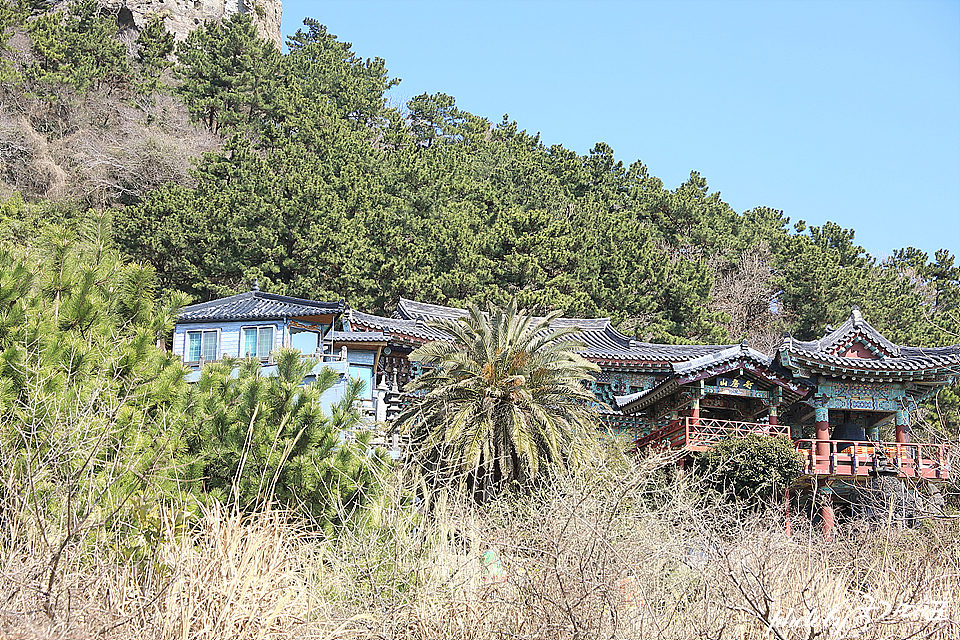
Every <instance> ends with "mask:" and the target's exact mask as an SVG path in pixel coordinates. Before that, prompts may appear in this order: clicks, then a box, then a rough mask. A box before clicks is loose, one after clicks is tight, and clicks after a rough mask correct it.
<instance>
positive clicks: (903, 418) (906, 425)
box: [896, 411, 910, 444]
mask: <svg viewBox="0 0 960 640" xmlns="http://www.w3.org/2000/svg"><path fill="white" fill-rule="evenodd" d="M896 420H897V442H898V443H901V444H906V443H908V442H910V412H909V411H897V418H896Z"/></svg>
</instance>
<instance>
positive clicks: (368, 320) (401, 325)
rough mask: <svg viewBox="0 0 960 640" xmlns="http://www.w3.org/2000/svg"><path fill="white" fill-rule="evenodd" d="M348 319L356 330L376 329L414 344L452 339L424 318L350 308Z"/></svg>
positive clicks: (392, 337) (396, 338)
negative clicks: (411, 317)
mask: <svg viewBox="0 0 960 640" xmlns="http://www.w3.org/2000/svg"><path fill="white" fill-rule="evenodd" d="M346 321H347V323H348V324H349V325H350V328H351V329H352V330H354V331H375V332H379V333H381V334H382V335H384V336H385V337H386V338H387V339H388V340H393V341H396V342H402V343H408V344H413V345H419V344H423V343H426V342H433V341H435V340H449V339H450V336H449V335H447V334H446V333H444V332H442V331H438V330H437V329H433V328H431V327H428V326H426V324H424V322H423V321H422V320H399V319H396V318H384V317H382V316H375V315H372V314H369V313H363V312H361V311H357V310H355V309H349V310H348V311H347V315H346Z"/></svg>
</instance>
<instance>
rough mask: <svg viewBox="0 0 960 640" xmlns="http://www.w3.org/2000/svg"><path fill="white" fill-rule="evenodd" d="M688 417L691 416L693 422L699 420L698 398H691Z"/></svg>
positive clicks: (696, 422) (697, 422) (695, 422)
mask: <svg viewBox="0 0 960 640" xmlns="http://www.w3.org/2000/svg"><path fill="white" fill-rule="evenodd" d="M690 417H691V418H693V424H699V422H700V398H694V399H693V406H691V407H690Z"/></svg>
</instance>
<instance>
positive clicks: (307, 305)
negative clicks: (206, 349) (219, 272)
mask: <svg viewBox="0 0 960 640" xmlns="http://www.w3.org/2000/svg"><path fill="white" fill-rule="evenodd" d="M341 313H343V301H342V300H341V301H339V302H317V301H315V300H305V299H303V298H291V297H289V296H279V295H276V294H273V293H264V292H262V291H247V292H246V293H241V294H238V295H235V296H230V297H229V298H220V299H219V300H211V301H209V302H201V303H199V304H192V305H190V306H188V307H184V308H183V310H181V311H180V314H179V316H178V317H177V322H203V321H216V320H219V321H236V320H267V319H280V318H299V317H306V316H323V315H338V314H341Z"/></svg>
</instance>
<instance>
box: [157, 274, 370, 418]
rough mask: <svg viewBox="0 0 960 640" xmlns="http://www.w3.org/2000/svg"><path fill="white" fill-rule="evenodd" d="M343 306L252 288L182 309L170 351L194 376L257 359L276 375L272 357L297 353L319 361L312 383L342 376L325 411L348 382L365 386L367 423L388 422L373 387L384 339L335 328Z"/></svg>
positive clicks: (325, 400)
mask: <svg viewBox="0 0 960 640" xmlns="http://www.w3.org/2000/svg"><path fill="white" fill-rule="evenodd" d="M343 311H344V303H343V301H342V300H341V301H338V302H318V301H315V300H305V299H302V298H293V297H290V296H281V295H276V294H272V293H264V292H262V291H260V290H259V288H258V287H257V286H256V285H254V287H253V289H252V290H251V291H248V292H246V293H241V294H239V295H235V296H230V297H228V298H220V299H218V300H211V301H209V302H202V303H200V304H194V305H190V306H188V307H185V308H184V309H183V310H182V311H181V312H180V314H179V316H178V318H177V323H176V325H175V327H174V332H173V352H174V353H175V354H176V355H178V356H180V357H181V358H183V361H184V364H186V365H187V366H189V367H192V368H193V369H194V371H193V372H192V373H191V374H190V376H189V377H188V379H189V380H191V381H195V380H198V379H199V377H200V368H201V367H202V366H203V365H204V364H205V363H208V362H214V361H217V360H221V359H223V358H227V357H229V358H256V359H258V360H260V362H261V363H262V364H263V373H264V375H267V376H269V375H272V374H273V373H274V372H275V370H276V369H275V366H274V365H273V359H272V354H273V353H275V351H276V350H277V349H279V348H281V347H288V348H293V349H298V350H299V351H300V352H301V353H302V354H303V355H304V356H309V357H314V358H316V360H317V364H316V366H315V367H314V368H313V370H312V372H311V374H312V375H310V376H307V378H306V380H305V381H304V382H306V383H309V382H311V381H312V380H313V379H315V377H316V375H317V374H318V373H319V372H320V370H321V369H323V368H324V367H327V368H329V369H332V370H333V371H335V372H336V373H339V374H340V377H339V380H338V382H337V383H336V384H335V385H334V386H333V387H331V388H330V389H328V390H327V391H326V392H325V393H324V394H323V403H324V405H325V407H329V406H330V405H333V404H335V403H336V402H339V401H340V399H342V398H343V394H344V392H345V391H346V386H347V382H348V379H349V378H355V379H359V380H361V381H362V382H363V383H364V393H363V396H362V399H361V405H362V406H361V409H362V412H363V414H364V415H365V416H366V417H368V418H369V419H370V420H376V421H383V420H384V419H385V417H386V409H385V404H384V395H385V390H384V389H377V388H376V380H377V373H378V372H377V362H378V361H379V358H380V352H381V350H382V349H383V348H384V347H385V346H386V345H387V343H386V338H385V337H384V336H383V334H377V333H373V332H364V333H355V332H350V331H337V330H335V329H334V327H335V326H336V323H337V320H338V318H339V317H340V316H341V315H342V314H343Z"/></svg>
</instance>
